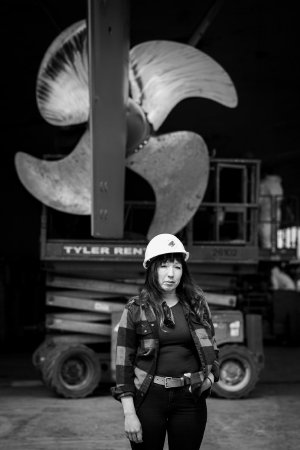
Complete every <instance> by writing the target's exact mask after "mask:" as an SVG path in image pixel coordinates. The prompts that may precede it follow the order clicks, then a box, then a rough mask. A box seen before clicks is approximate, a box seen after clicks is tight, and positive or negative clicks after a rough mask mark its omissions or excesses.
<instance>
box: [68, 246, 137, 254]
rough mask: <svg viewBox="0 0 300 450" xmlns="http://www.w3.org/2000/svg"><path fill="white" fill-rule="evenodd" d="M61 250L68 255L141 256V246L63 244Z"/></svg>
mask: <svg viewBox="0 0 300 450" xmlns="http://www.w3.org/2000/svg"><path fill="white" fill-rule="evenodd" d="M63 252H64V253H65V254H66V255H70V256H77V255H78V256H86V255H92V256H93V255H94V256H143V255H144V252H145V249H144V248H143V247H117V246H116V247H113V246H112V247H108V246H100V245H90V246H87V245H64V246H63Z"/></svg>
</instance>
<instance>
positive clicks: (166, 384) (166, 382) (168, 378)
mask: <svg viewBox="0 0 300 450" xmlns="http://www.w3.org/2000/svg"><path fill="white" fill-rule="evenodd" d="M170 380H172V377H165V388H166V389H170V387H171V386H168V381H170Z"/></svg>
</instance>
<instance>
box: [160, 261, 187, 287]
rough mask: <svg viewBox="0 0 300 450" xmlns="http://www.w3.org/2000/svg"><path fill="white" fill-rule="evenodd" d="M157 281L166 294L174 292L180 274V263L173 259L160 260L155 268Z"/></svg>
mask: <svg viewBox="0 0 300 450" xmlns="http://www.w3.org/2000/svg"><path fill="white" fill-rule="evenodd" d="M157 276H158V283H159V285H160V287H161V288H162V290H163V291H164V292H166V293H168V294H171V293H175V292H176V288H177V286H178V285H179V283H180V280H181V276H182V264H181V263H180V262H179V261H177V260H176V259H174V260H173V261H169V260H167V261H162V262H161V263H160V264H159V265H158V268H157Z"/></svg>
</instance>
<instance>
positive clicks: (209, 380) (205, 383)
mask: <svg viewBox="0 0 300 450" xmlns="http://www.w3.org/2000/svg"><path fill="white" fill-rule="evenodd" d="M214 379H215V377H214V376H213V374H212V373H210V374H209V375H208V377H207V378H205V379H204V381H203V383H202V386H201V390H200V395H201V394H202V393H203V392H204V391H206V390H207V389H210V388H211V387H212V385H213V383H214Z"/></svg>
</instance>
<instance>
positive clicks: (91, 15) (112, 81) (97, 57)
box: [88, 0, 129, 238]
mask: <svg viewBox="0 0 300 450" xmlns="http://www.w3.org/2000/svg"><path fill="white" fill-rule="evenodd" d="M128 3H129V0H88V47H89V48H88V55H89V90H90V119H89V126H90V134H91V148H92V174H91V183H92V224H91V225H92V226H91V234H92V235H93V236H95V237H103V238H121V237H122V236H123V226H124V225H123V222H124V184H125V151H126V105H127V99H128V60H129V4H128Z"/></svg>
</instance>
